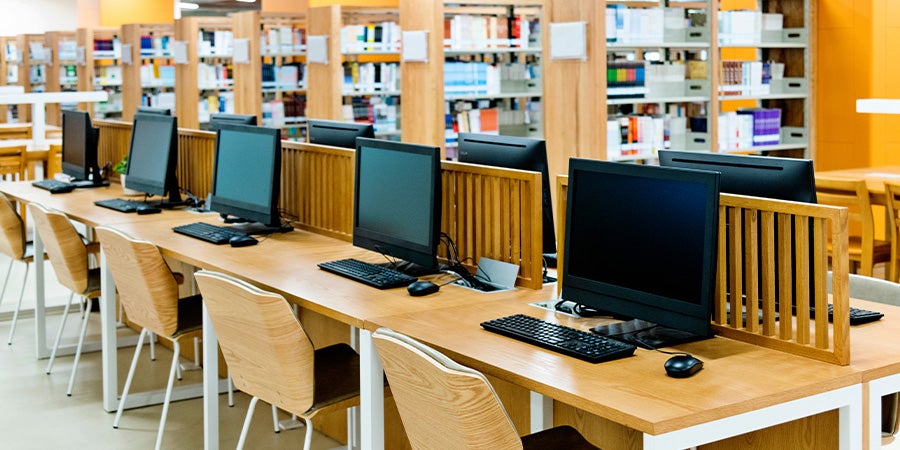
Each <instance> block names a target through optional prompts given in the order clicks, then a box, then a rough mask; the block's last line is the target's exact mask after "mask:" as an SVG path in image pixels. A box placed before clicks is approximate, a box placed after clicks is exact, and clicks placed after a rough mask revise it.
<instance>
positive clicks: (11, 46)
mask: <svg viewBox="0 0 900 450" xmlns="http://www.w3.org/2000/svg"><path fill="white" fill-rule="evenodd" d="M3 53H4V55H5V60H6V62H14V61H18V60H19V47H18V46H17V45H16V43H15V42H7V43H6V46H5V47H4V48H3Z"/></svg>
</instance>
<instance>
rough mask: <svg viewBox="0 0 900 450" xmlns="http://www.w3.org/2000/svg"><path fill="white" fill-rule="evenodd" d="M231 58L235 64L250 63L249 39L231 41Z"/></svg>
mask: <svg viewBox="0 0 900 450" xmlns="http://www.w3.org/2000/svg"><path fill="white" fill-rule="evenodd" d="M231 60H232V62H234V63H235V64H250V40H249V39H235V40H234V42H233V43H232V55H231Z"/></svg>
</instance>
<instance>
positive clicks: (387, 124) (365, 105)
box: [341, 97, 400, 133]
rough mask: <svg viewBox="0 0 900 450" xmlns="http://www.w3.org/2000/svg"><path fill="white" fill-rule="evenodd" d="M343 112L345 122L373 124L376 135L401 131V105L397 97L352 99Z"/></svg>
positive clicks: (345, 105) (344, 106) (343, 108)
mask: <svg viewBox="0 0 900 450" xmlns="http://www.w3.org/2000/svg"><path fill="white" fill-rule="evenodd" d="M341 112H342V119H343V120H346V121H351V122H361V123H371V124H372V126H373V128H374V129H375V132H376V133H390V132H395V131H397V130H399V129H400V127H399V125H400V122H399V119H400V103H399V102H398V99H397V98H396V97H351V98H350V100H349V102H347V103H344V105H343V107H342V110H341Z"/></svg>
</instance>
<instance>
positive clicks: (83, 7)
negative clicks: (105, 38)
mask: <svg viewBox="0 0 900 450" xmlns="http://www.w3.org/2000/svg"><path fill="white" fill-rule="evenodd" d="M99 26H100V0H78V28H95V27H99Z"/></svg>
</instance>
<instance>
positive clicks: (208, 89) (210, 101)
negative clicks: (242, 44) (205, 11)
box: [173, 17, 234, 129]
mask: <svg viewBox="0 0 900 450" xmlns="http://www.w3.org/2000/svg"><path fill="white" fill-rule="evenodd" d="M232 40H233V35H232V19H231V18H228V17H185V18H182V19H178V20H176V21H175V42H174V43H173V52H174V53H173V56H174V57H175V58H174V61H175V112H176V114H177V115H178V125H179V126H180V127H183V128H193V129H199V128H200V127H201V124H203V125H205V124H206V123H207V122H209V115H210V114H214V113H216V112H225V113H233V112H234V91H233V90H232V88H233V86H232V84H233V79H232V75H231V73H232V64H231V54H232ZM181 45H184V48H185V50H186V51H185V54H184V55H183V56H184V60H183V61H182V60H180V58H179V47H180V46H181Z"/></svg>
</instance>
